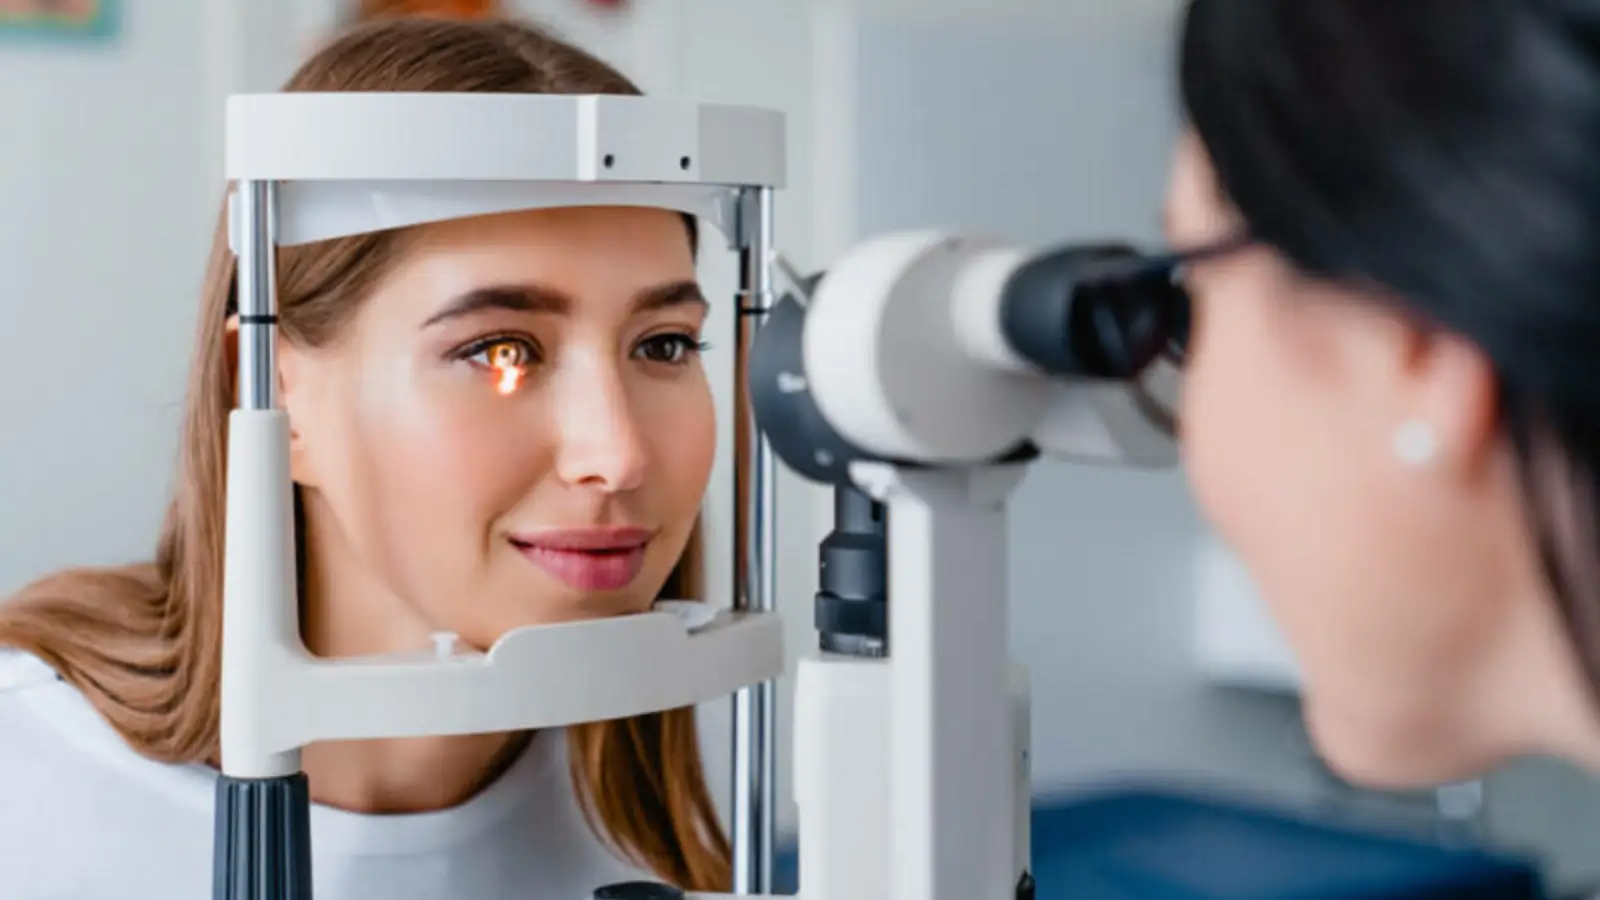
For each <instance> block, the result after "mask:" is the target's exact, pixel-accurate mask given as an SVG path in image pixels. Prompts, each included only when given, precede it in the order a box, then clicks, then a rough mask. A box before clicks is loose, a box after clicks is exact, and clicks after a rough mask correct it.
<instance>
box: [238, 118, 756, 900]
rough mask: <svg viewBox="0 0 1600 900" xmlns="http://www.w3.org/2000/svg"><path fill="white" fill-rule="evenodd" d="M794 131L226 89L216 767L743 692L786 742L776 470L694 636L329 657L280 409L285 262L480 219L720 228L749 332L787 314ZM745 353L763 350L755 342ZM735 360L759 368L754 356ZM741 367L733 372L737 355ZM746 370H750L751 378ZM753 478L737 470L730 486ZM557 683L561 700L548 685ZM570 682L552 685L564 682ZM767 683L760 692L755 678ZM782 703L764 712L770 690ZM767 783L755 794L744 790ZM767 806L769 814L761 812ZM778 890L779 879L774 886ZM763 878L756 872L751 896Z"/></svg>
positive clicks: (528, 631)
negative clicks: (229, 376) (315, 629)
mask: <svg viewBox="0 0 1600 900" xmlns="http://www.w3.org/2000/svg"><path fill="white" fill-rule="evenodd" d="M785 166H786V160H785V147H784V119H783V116H782V114H781V113H777V112H774V111H770V110H764V109H754V108H747V107H734V106H724V105H715V104H701V103H695V102H690V101H681V100H664V99H656V98H644V97H622V96H546V95H523V94H403V93H362V94H355V93H349V94H312V93H300V94H268V95H241V96H235V97H232V98H230V99H229V103H228V110H227V151H226V174H227V177H228V179H229V180H230V181H232V182H233V183H234V185H235V187H234V191H233V193H232V194H231V197H230V204H229V225H230V228H229V237H230V244H231V245H232V247H233V250H234V252H235V254H236V255H237V258H238V265H239V270H238V297H239V311H240V314H241V315H240V321H241V325H240V361H239V369H238V371H239V373H240V384H239V403H240V405H239V408H238V409H236V410H235V411H234V412H233V414H232V418H231V423H230V434H229V467H228V469H229V475H228V518H227V554H226V575H225V585H224V596H223V607H224V616H223V620H224V625H223V648H222V660H223V662H222V770H223V772H224V774H226V775H229V776H233V777H237V778H268V777H274V776H282V775H288V774H293V773H295V772H297V771H299V766H300V748H301V747H303V746H304V745H306V744H308V743H311V742H313V741H321V740H339V739H358V738H375V737H402V736H414V735H427V734H462V733H477V732H488V731H501V730H511V729H516V728H548V727H558V726H562V725H568V724H572V723H575V722H583V721H595V720H603V719H612V718H618V717H622V716H628V715H637V714H642V713H647V712H654V711H659V710H663V709H668V708H673V707H679V706H688V705H692V704H696V703H700V702H704V701H706V700H710V699H713V698H715V697H717V696H719V695H724V694H730V693H733V692H735V691H740V704H739V706H737V707H736V710H740V709H742V710H744V715H743V716H742V720H741V718H740V717H739V716H737V715H736V722H735V728H736V729H738V730H740V733H739V734H738V735H737V736H736V737H737V739H738V743H739V746H740V747H741V748H744V749H745V750H747V751H749V754H750V755H752V756H756V755H758V751H765V752H770V748H771V747H772V744H773V740H774V738H775V735H774V734H773V733H771V729H772V728H773V722H772V716H771V703H770V699H769V698H770V693H771V680H772V679H774V678H776V677H777V676H778V675H780V674H781V673H782V671H783V665H784V653H783V636H782V635H783V631H782V626H781V623H780V622H779V620H778V617H777V614H776V613H775V612H774V611H773V608H774V602H775V599H776V598H775V588H776V581H775V577H774V574H773V572H772V565H773V562H774V561H773V560H772V558H771V549H772V546H773V526H774V524H775V518H774V509H775V507H774V504H773V499H774V498H773V497H771V496H769V494H770V493H771V487H772V478H771V473H770V472H768V471H767V470H768V469H772V468H773V467H774V465H775V463H774V461H773V457H772V456H771V454H767V453H764V452H763V449H762V447H761V443H760V441H755V442H753V444H752V446H755V447H756V448H757V451H756V455H757V459H756V463H755V468H756V469H757V470H758V471H757V472H755V473H752V475H751V478H750V486H749V491H750V494H751V498H752V502H751V513H752V516H753V520H752V521H751V529H750V530H751V532H752V537H751V547H750V550H749V552H748V553H747V554H746V555H747V557H748V566H749V571H748V572H746V573H743V575H742V576H741V578H740V579H739V580H738V583H737V584H736V587H735V602H734V609H733V610H730V611H724V612H722V613H720V614H719V615H718V617H717V618H716V619H715V620H714V621H712V622H711V623H710V624H709V625H707V626H705V627H702V628H697V629H690V628H689V627H687V626H686V625H685V624H684V623H683V622H682V621H680V619H679V618H678V617H677V616H676V615H674V614H672V613H668V612H654V613H649V614H644V615H639V616H631V617H626V618H619V619H610V620H602V621H596V622H584V623H572V624H563V625H555V626H545V627H531V628H523V629H519V630H516V631H513V632H511V633H509V634H507V635H505V636H504V637H502V638H501V639H500V641H499V642H498V643H497V644H496V645H495V646H494V647H492V648H490V649H489V650H488V651H487V652H475V651H471V652H463V651H460V650H457V649H455V648H453V647H449V646H442V647H441V648H439V649H438V650H437V651H432V652H430V651H429V650H428V649H427V648H419V652H418V653H416V654H404V655H396V656H384V657H366V658H358V659H340V660H324V659H317V658H314V657H312V656H311V655H310V653H309V652H308V651H307V650H306V648H305V646H304V643H303V642H302V640H301V637H300V634H299V628H298V624H297V623H298V615H297V610H298V599H297V590H296V573H295V558H294V552H293V548H294V533H293V527H294V523H293V503H292V490H291V484H290V478H289V469H288V430H287V422H286V419H285V416H284V413H283V412H282V410H280V409H278V408H277V407H276V402H275V383H276V376H275V372H276V365H275V362H274V358H275V356H274V351H275V341H276V326H275V316H276V312H277V304H276V285H275V282H274V253H275V250H276V248H277V247H278V246H284V245H292V244H300V243H305V242H310V241H317V240H325V239H330V238H335V237H341V236H347V235H353V234H360V233H366V232H372V231H377V230H383V229H390V228H399V227H405V226H410V225H418V224H423V223H426V222H434V221H442V220H446V219H452V218H459V217H465V216H473V215H486V214H492V213H498V212H510V211H513V210H523V209H534V208H546V207H557V206H648V207H657V208H665V209H674V210H679V211H682V212H686V213H690V214H693V215H696V216H699V217H701V218H703V219H706V220H708V221H710V222H712V223H713V224H715V225H717V227H718V228H719V230H721V231H722V232H723V233H724V234H726V235H728V236H729V237H730V243H731V245H732V246H733V247H735V248H736V249H738V250H739V251H740V252H741V257H742V263H743V264H742V266H741V276H740V277H741V291H740V294H741V297H740V300H741V305H742V306H743V307H744V308H743V309H742V310H741V312H742V313H743V314H741V315H740V316H739V317H738V318H739V322H740V328H741V331H743V330H745V329H747V328H754V327H756V326H755V323H756V321H757V320H759V319H760V318H762V315H761V314H762V313H764V311H765V310H766V309H768V308H770V306H771V302H772V299H773V298H772V296H771V294H772V288H771V285H772V277H771V272H770V268H769V267H770V263H771V261H772V260H771V257H772V252H771V247H772V243H771V242H772V235H771V225H772V192H773V191H774V190H775V189H778V188H781V187H783V186H784V185H785ZM740 337H741V340H740V341H739V348H740V353H741V355H742V352H743V348H744V346H745V345H746V341H745V340H744V338H745V337H746V335H744V334H741V335H740ZM741 362H742V360H741ZM736 365H738V363H736ZM736 371H738V370H736ZM735 477H738V474H737V466H736V476H735ZM545 685H549V686H551V687H550V688H549V689H548V690H547V692H541V687H542V686H545ZM556 686H559V687H556ZM752 686H754V687H752ZM763 698H768V699H763ZM735 763H736V766H741V767H742V768H741V770H740V771H738V772H736V786H738V785H745V786H746V789H745V790H741V791H737V793H739V794H740V797H738V798H736V801H737V800H740V799H742V800H743V801H744V803H745V805H746V806H749V807H751V808H750V809H744V810H739V809H736V811H735V812H736V816H735V823H734V825H735V829H734V830H735V833H736V834H738V833H739V831H740V828H741V822H743V823H744V830H745V831H746V832H750V831H752V828H751V825H752V824H755V825H757V826H758V827H756V828H755V829H754V831H755V832H756V833H757V834H758V835H759V834H764V835H765V836H766V837H767V841H765V842H759V843H763V844H764V846H760V847H759V848H755V849H752V848H751V847H750V846H748V845H749V842H748V841H745V842H744V843H745V844H746V848H745V850H746V852H745V855H746V856H747V857H749V858H747V859H744V860H741V862H742V863H743V870H744V872H745V875H746V878H745V880H748V879H749V878H750V877H751V876H750V873H751V872H753V871H757V870H765V871H762V872H761V874H762V875H764V876H766V877H770V875H769V874H768V873H769V872H770V856H771V847H770V832H771V829H770V824H767V825H766V827H764V828H762V827H759V825H760V823H758V822H755V819H758V818H767V819H770V816H771V809H770V796H771V786H770V784H763V783H762V782H763V781H764V780H765V781H770V778H771V773H770V766H763V765H761V764H760V763H759V762H758V761H756V762H753V761H750V760H738V759H736V761H735ZM751 785H753V787H751ZM763 802H764V803H765V808H762V806H763ZM763 880H765V879H763ZM752 888H754V889H762V888H765V885H764V884H760V883H753V884H751V885H749V886H748V887H746V888H743V889H752Z"/></svg>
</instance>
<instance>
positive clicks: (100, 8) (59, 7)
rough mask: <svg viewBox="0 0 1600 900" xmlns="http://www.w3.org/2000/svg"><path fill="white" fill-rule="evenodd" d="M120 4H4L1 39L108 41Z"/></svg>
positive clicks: (35, 0) (32, 0) (5, 0)
mask: <svg viewBox="0 0 1600 900" xmlns="http://www.w3.org/2000/svg"><path fill="white" fill-rule="evenodd" d="M116 3H117V0H0V39H6V38H32V37H39V38H85V39H89V38H105V37H109V36H111V35H112V34H114V33H115V32H116V9H115V7H116Z"/></svg>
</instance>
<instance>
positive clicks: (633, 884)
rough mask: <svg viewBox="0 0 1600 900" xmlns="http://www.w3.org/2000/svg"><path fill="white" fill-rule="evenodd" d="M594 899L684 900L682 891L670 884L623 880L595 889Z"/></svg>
mask: <svg viewBox="0 0 1600 900" xmlns="http://www.w3.org/2000/svg"><path fill="white" fill-rule="evenodd" d="M594 900H684V893H683V891H680V890H678V889H677V888H675V887H673V886H672V885H670V884H660V883H657V882H654V881H625V882H622V883H620V884H608V885H606V886H605V887H603V888H600V889H599V890H597V891H595V892H594Z"/></svg>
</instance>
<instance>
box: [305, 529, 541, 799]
mask: <svg viewBox="0 0 1600 900" xmlns="http://www.w3.org/2000/svg"><path fill="white" fill-rule="evenodd" d="M318 518H319V515H318V510H316V508H315V504H314V503H307V509H306V522H305V525H306V528H305V533H306V537H305V539H306V541H307V547H306V554H305V560H304V565H305V573H304V579H303V581H302V584H303V585H304V596H303V598H302V603H303V604H304V608H305V614H304V615H303V616H302V623H303V624H302V635H303V637H304V640H305V643H306V647H307V649H308V650H310V651H311V653H312V654H313V655H315V656H319V657H325V658H338V657H351V656H364V655H369V654H377V653H395V652H407V651H416V650H421V649H425V648H427V647H428V646H429V644H430V634H431V633H432V631H433V629H432V628H431V627H430V625H429V623H428V622H427V621H426V619H424V618H423V616H422V615H421V614H420V613H419V612H417V611H416V610H414V609H412V608H411V607H410V606H409V605H407V604H406V603H404V602H403V601H402V600H400V599H399V598H397V597H395V596H394V595H393V593H392V592H390V591H389V590H387V589H386V588H385V587H384V586H383V585H382V584H380V583H378V582H376V581H375V580H374V579H373V578H372V577H371V576H370V574H369V573H367V572H366V571H365V569H364V568H363V567H361V566H359V565H357V564H355V562H354V560H355V556H354V554H352V553H348V552H345V548H344V547H341V546H339V545H338V541H339V538H338V537H337V536H336V535H337V534H338V532H337V526H334V525H332V523H329V522H325V521H324V522H318V521H317V519H318ZM334 598H337V599H336V600H335V599H334ZM395 702H397V703H404V702H405V698H403V697H397V698H395ZM530 737H531V735H529V734H528V733H526V732H521V733H512V734H489V735H465V736H458V737H418V738H401V739H383V740H366V741H330V742H324V743H317V744H312V745H310V746H308V747H306V748H304V750H303V751H302V754H301V768H302V769H303V770H304V771H305V773H306V775H307V777H308V778H309V779H310V781H311V797H312V800H313V801H315V802H317V803H320V804H323V805H326V806H331V807H335V808H338V809H343V810H349V811H351V812H361V813H389V814H392V813H411V812H428V811H433V810H440V809H448V808H450V807H453V806H457V805H459V804H460V803H462V802H464V801H466V800H468V799H469V798H471V797H472V796H473V795H474V794H476V793H478V792H479V791H481V790H482V789H483V788H485V787H487V786H488V785H489V784H490V783H492V782H493V781H494V780H495V779H496V778H497V777H498V776H499V775H500V774H501V773H502V772H504V771H505V769H506V768H507V767H508V766H509V765H510V764H511V763H512V762H513V761H514V760H515V758H516V756H517V755H518V754H519V753H520V751H521V749H522V748H523V747H525V746H526V744H527V741H528V740H529V738H530Z"/></svg>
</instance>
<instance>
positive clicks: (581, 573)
mask: <svg viewBox="0 0 1600 900" xmlns="http://www.w3.org/2000/svg"><path fill="white" fill-rule="evenodd" d="M654 537H655V532H654V531H651V530H650V529H647V528H581V529H563V530H559V531H540V532H532V533H525V534H514V535H511V539H510V540H511V545H512V546H513V547H516V548H517V550H518V551H519V552H521V553H522V555H523V556H524V557H525V558H526V559H527V560H528V561H529V562H531V563H533V564H534V565H536V566H538V567H539V568H541V569H543V570H544V571H545V572H547V573H549V574H550V575H552V576H554V577H555V578H558V579H560V580H561V581H562V582H564V583H566V584H567V585H569V586H570V587H573V588H575V589H577V590H580V591H616V590H621V589H622V588H625V587H627V586H628V585H630V584H632V583H633V580H634V579H635V578H638V577H639V571H640V570H641V569H642V568H643V567H644V551H645V548H646V547H647V546H649V544H650V540H651V539H652V538H654Z"/></svg>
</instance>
